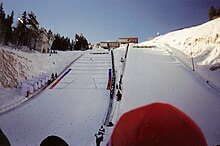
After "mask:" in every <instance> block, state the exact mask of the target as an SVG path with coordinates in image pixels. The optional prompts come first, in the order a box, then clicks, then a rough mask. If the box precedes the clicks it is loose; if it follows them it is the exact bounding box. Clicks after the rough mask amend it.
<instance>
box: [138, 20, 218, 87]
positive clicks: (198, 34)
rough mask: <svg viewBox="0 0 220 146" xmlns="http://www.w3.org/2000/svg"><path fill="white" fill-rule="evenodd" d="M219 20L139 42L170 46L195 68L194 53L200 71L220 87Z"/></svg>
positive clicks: (169, 47)
mask: <svg viewBox="0 0 220 146" xmlns="http://www.w3.org/2000/svg"><path fill="white" fill-rule="evenodd" d="M219 24H220V18H218V19H215V20H212V21H209V22H207V23H204V24H202V25H199V26H195V27H191V28H185V29H182V30H178V31H174V32H170V33H167V34H165V35H162V36H158V37H156V38H154V39H153V40H150V41H146V42H142V43H140V44H138V46H139V47H144V48H148V47H150V46H157V47H160V48H164V49H167V50H169V51H170V52H171V53H173V54H174V55H175V56H176V57H177V58H178V59H179V60H181V61H182V62H183V63H184V64H185V65H186V66H188V67H190V68H192V60H191V57H193V59H194V63H195V64H194V65H195V71H196V73H198V74H199V75H201V76H202V77H203V78H205V79H206V80H207V81H208V82H210V81H211V82H212V83H213V84H215V86H218V88H220V80H218V78H219V77H220V70H219V69H220V25H219Z"/></svg>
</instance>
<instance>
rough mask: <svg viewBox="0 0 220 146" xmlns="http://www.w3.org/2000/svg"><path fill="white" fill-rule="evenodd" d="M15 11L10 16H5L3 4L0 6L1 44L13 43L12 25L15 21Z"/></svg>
mask: <svg viewBox="0 0 220 146" xmlns="http://www.w3.org/2000/svg"><path fill="white" fill-rule="evenodd" d="M13 17H14V11H12V12H11V14H10V15H7V16H6V14H5V12H4V10H3V3H1V4H0V43H3V44H8V43H9V42H12V35H13V34H12V33H13V30H12V24H13V21H14V18H13Z"/></svg>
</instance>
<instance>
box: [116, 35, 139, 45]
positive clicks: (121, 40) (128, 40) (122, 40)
mask: <svg viewBox="0 0 220 146" xmlns="http://www.w3.org/2000/svg"><path fill="white" fill-rule="evenodd" d="M118 42H119V43H120V44H128V43H134V44H137V43H138V38H136V37H133V38H119V39H118Z"/></svg>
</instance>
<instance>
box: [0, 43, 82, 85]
mask: <svg viewBox="0 0 220 146" xmlns="http://www.w3.org/2000/svg"><path fill="white" fill-rule="evenodd" d="M77 54H78V55H79V54H81V53H79V52H68V53H67V52H58V54H51V55H49V54H41V53H39V52H31V53H27V52H24V51H19V50H15V49H12V48H9V47H0V56H1V57H0V63H1V64H0V66H1V71H0V87H4V88H12V87H14V86H17V85H18V84H19V82H21V81H23V80H25V79H30V78H32V77H33V76H37V75H39V74H40V73H42V72H45V73H49V74H51V73H55V72H56V73H59V72H61V71H62V70H63V69H64V68H65V66H66V65H68V64H69V63H70V62H71V61H73V56H74V55H77Z"/></svg>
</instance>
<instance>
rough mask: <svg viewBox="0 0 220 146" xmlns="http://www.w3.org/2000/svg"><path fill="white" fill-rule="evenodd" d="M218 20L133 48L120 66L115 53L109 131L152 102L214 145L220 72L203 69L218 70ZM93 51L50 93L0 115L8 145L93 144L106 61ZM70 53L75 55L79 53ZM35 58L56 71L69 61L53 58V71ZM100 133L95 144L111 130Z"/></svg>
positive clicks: (102, 107)
mask: <svg viewBox="0 0 220 146" xmlns="http://www.w3.org/2000/svg"><path fill="white" fill-rule="evenodd" d="M219 21H220V19H216V20H213V21H210V22H208V23H206V24H203V25H201V26H197V27H194V28H189V29H183V30H179V31H176V32H172V33H168V34H167V35H164V36H159V37H157V38H155V39H153V40H151V41H147V42H143V43H140V44H138V45H136V46H137V47H139V48H136V47H134V48H132V45H131V46H130V47H129V52H128V58H127V59H126V61H125V64H124V63H123V62H121V58H122V57H123V58H124V56H125V50H126V49H125V47H122V48H117V49H115V50H114V54H115V65H116V75H117V79H116V82H118V81H119V78H120V75H121V74H123V85H122V94H123V97H122V101H121V102H117V101H116V100H115V99H114V105H113V111H112V114H111V117H110V118H111V120H112V121H113V123H114V124H116V122H117V121H118V119H119V118H120V116H121V115H122V114H123V113H125V112H127V111H130V110H132V109H135V108H137V107H140V106H144V105H147V104H151V103H153V102H164V103H169V104H172V105H173V106H175V107H177V108H179V109H180V110H182V111H183V112H185V113H186V114H187V115H188V116H190V117H191V118H192V119H193V120H194V121H195V122H196V123H197V124H198V126H199V127H200V128H201V130H202V131H203V133H204V135H205V138H206V140H207V143H208V145H210V146H212V145H219V144H220V138H219V137H220V128H219V123H220V117H219V115H220V108H219V104H220V94H219V90H218V89H219V88H220V78H219V77H220V76H219V75H220V74H219V71H220V70H219V69H218V70H215V71H210V67H211V66H213V65H217V66H218V64H219V32H220V31H219V27H220V25H218V24H219ZM140 47H145V48H140ZM191 50H192V52H193V57H194V59H195V62H196V68H195V69H196V71H195V72H193V71H192V70H191ZM100 52H106V51H104V50H93V51H86V53H85V54H84V55H83V56H82V57H81V58H80V59H78V60H77V61H76V62H74V63H73V64H72V65H71V66H70V67H69V68H70V69H72V70H71V71H70V72H69V73H68V74H67V75H66V76H65V77H64V78H63V79H62V80H61V82H59V83H58V84H57V85H56V86H55V87H54V88H53V89H49V88H47V89H46V90H45V91H43V92H42V93H41V94H39V95H38V96H36V97H35V98H31V99H30V100H28V101H27V102H25V104H22V105H21V106H19V107H18V108H16V109H14V110H12V111H9V112H7V113H5V114H3V115H1V116H0V128H1V129H2V130H3V132H4V133H5V135H6V136H7V137H8V138H9V140H10V142H11V144H12V145H16V146H24V145H39V144H40V142H41V141H42V140H43V139H44V138H46V137H47V136H49V135H56V136H60V137H61V138H63V139H64V140H65V141H67V143H68V144H70V145H79V146H81V145H83V146H84V145H88V146H91V145H95V136H94V134H95V133H96V132H97V131H98V128H99V127H100V125H101V124H103V122H104V118H105V116H106V112H107V108H108V102H109V91H107V90H106V86H107V80H108V76H107V75H108V69H109V68H111V60H110V54H97V53H100ZM68 53H70V52H67V54H68ZM91 53H92V54H91ZM77 54H78V56H79V55H81V54H82V52H81V54H80V52H78V53H77ZM64 55H66V54H64ZM72 55H73V54H72ZM36 56H37V55H36ZM70 56H71V54H70ZM76 56H77V55H76ZM76 56H75V57H72V58H71V59H70V60H71V61H72V60H74V59H76V58H77V57H76ZM40 57H41V62H42V63H44V62H45V61H44V60H47V59H48V62H49V66H54V67H56V68H57V69H58V68H59V69H60V67H61V66H62V69H63V68H65V67H64V66H66V65H68V64H69V63H70V62H71V61H69V62H68V61H67V62H68V63H67V62H66V61H64V60H63V59H64V58H63V57H61V56H59V57H58V56H57V57H58V58H56V60H59V59H60V60H61V61H60V62H61V63H62V64H61V65H59V64H58V62H56V63H55V65H53V59H52V57H51V58H48V57H49V56H48V55H47V56H46V57H45V58H43V57H42V56H41V55H40ZM31 58H32V57H30V58H29V59H31ZM38 59H39V56H38V57H36V58H34V57H33V61H34V60H38ZM39 61H40V60H39ZM38 67H39V68H41V69H42V70H44V69H45V70H46V68H44V67H42V66H38ZM38 67H36V71H37V70H38V69H37V68H38ZM62 69H60V70H62ZM49 70H52V69H49ZM49 70H46V71H49ZM54 71H56V70H54ZM33 72H35V71H34V70H33ZM39 73H40V72H39ZM207 80H208V81H209V84H207V83H206V81H207ZM204 81H205V82H204ZM210 82H211V83H213V84H214V86H212V84H210ZM215 87H216V88H215ZM0 91H1V93H3V94H4V97H11V95H12V94H9V93H10V92H12V93H13V94H14V95H16V94H15V93H14V92H13V90H8V89H4V90H0ZM19 98H20V96H19V97H15V98H14V99H19ZM0 99H1V98H0ZM4 99H5V98H4ZM14 99H13V98H11V101H13V100H14ZM19 100H20V99H19ZM0 103H1V102H0ZM105 128H106V134H105V138H104V142H103V143H102V144H103V145H105V144H106V143H107V141H108V140H109V138H110V136H111V132H112V130H113V127H112V128H107V127H105Z"/></svg>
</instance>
